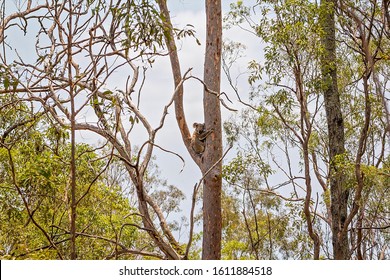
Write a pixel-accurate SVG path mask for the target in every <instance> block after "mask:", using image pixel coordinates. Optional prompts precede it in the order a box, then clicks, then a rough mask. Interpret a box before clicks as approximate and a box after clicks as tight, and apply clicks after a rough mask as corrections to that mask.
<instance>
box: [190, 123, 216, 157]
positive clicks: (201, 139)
mask: <svg viewBox="0 0 390 280" xmlns="http://www.w3.org/2000/svg"><path fill="white" fill-rule="evenodd" d="M193 127H194V128H195V130H194V132H193V133H192V137H191V147H192V149H193V150H194V151H195V153H197V154H202V153H203V152H204V149H205V140H206V138H207V136H209V135H210V134H211V133H212V132H213V130H207V131H206V128H205V125H204V123H194V124H193Z"/></svg>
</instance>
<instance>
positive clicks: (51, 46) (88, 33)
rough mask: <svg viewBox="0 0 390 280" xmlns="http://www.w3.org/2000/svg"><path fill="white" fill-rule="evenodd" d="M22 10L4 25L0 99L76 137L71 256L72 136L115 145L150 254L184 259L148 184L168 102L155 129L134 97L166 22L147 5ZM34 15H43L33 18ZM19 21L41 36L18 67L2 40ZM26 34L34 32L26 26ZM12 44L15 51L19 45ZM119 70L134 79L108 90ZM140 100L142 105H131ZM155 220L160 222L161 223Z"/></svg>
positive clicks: (159, 45) (90, 3)
mask: <svg viewBox="0 0 390 280" xmlns="http://www.w3.org/2000/svg"><path fill="white" fill-rule="evenodd" d="M21 7H22V8H24V9H25V10H24V11H21V12H19V13H15V14H11V15H10V16H4V17H3V18H4V20H3V21H2V24H1V27H2V28H1V30H0V31H1V35H0V38H2V40H3V41H2V42H1V43H2V44H3V46H4V48H3V49H2V51H3V53H2V56H1V59H2V61H1V62H2V65H3V67H4V71H2V73H4V75H3V76H4V77H5V79H4V81H5V82H4V85H5V87H4V89H2V90H1V94H7V95H15V96H16V95H17V96H18V97H19V98H21V99H24V100H29V101H32V102H33V105H34V106H35V105H37V104H40V106H41V108H40V109H41V110H42V111H43V112H45V113H46V114H49V115H50V117H51V119H52V120H53V122H54V124H55V125H58V126H60V127H62V128H63V129H67V130H69V131H70V133H71V136H72V137H71V139H72V140H71V143H72V144H71V145H72V147H73V148H72V149H71V150H72V151H73V152H72V153H71V155H72V156H71V159H72V160H71V162H72V166H73V167H72V168H71V170H69V175H70V178H72V184H71V185H72V186H73V188H72V192H71V193H72V215H71V216H72V221H73V222H72V226H71V230H70V233H69V234H70V235H71V236H72V244H73V247H72V248H73V249H72V252H73V253H72V254H71V258H76V257H77V256H76V253H75V252H76V250H77V248H75V246H74V244H75V243H76V241H75V239H76V236H77V235H78V233H76V232H78V226H77V209H76V208H77V204H78V202H79V200H80V196H81V197H82V193H80V192H79V190H77V189H76V187H77V186H76V181H77V176H78V175H77V169H76V168H75V165H74V162H75V161H76V153H75V152H76V140H75V132H76V131H90V132H93V133H95V134H96V135H99V136H100V137H101V139H103V141H104V143H105V144H109V145H110V146H111V147H112V149H109V150H108V153H109V154H108V155H107V156H109V158H116V159H119V160H120V161H121V162H122V164H123V165H124V166H125V167H126V171H127V172H128V175H129V177H130V178H131V180H132V183H133V186H134V188H135V189H136V196H137V200H138V211H139V213H138V215H139V217H140V218H141V220H142V224H143V226H142V227H141V228H142V229H144V230H145V232H146V233H147V234H148V235H149V237H150V239H151V240H152V242H154V244H155V245H156V246H157V248H159V250H160V252H157V253H154V252H153V253H150V254H148V253H146V255H153V256H157V257H160V256H161V254H162V255H163V256H164V257H163V258H167V259H180V258H181V256H182V255H184V253H183V250H182V248H181V246H180V244H179V243H178V242H177V241H176V239H175V237H174V236H173V234H172V231H171V229H170V227H169V225H168V223H167V222H166V220H165V216H164V214H163V212H162V211H161V208H160V205H159V203H157V202H156V201H155V200H154V198H153V197H152V196H150V193H149V192H148V190H147V189H146V186H145V183H146V182H145V179H146V177H147V170H148V166H149V163H150V161H151V159H152V153H153V150H154V148H155V147H158V148H159V146H158V145H157V144H156V143H155V137H156V134H157V132H158V131H159V130H161V129H162V127H163V125H164V121H165V117H166V115H167V110H168V108H169V106H170V104H171V102H170V103H169V104H168V105H166V106H165V108H163V109H162V113H161V121H160V123H159V125H158V126H157V127H156V128H153V127H152V125H151V124H150V123H149V122H148V120H147V119H146V117H145V116H144V115H143V113H142V112H141V111H140V109H139V102H140V98H141V97H140V95H139V96H134V94H133V93H134V92H136V91H139V92H141V91H142V85H143V83H139V84H138V81H139V79H140V76H141V75H143V74H145V71H146V70H145V71H144V73H143V74H142V73H140V69H139V67H138V66H136V64H135V62H136V61H137V60H139V59H141V60H142V61H144V62H146V63H149V64H150V63H152V62H153V57H155V56H158V55H159V54H160V53H159V51H160V52H163V50H161V48H162V46H163V42H162V38H163V32H164V30H163V28H162V26H163V22H162V20H161V18H160V16H159V13H158V12H157V10H156V7H154V5H153V4H151V3H150V2H149V1H135V2H128V1H119V2H116V3H115V4H114V3H113V2H110V3H107V2H106V1H87V2H86V1H82V0H80V1H76V2H75V1H65V2H64V3H62V4H61V5H58V3H57V1H52V2H50V1H49V2H48V3H46V4H45V5H41V6H36V7H34V8H33V7H32V2H31V1H28V2H27V3H26V5H25V6H23V5H22V6H21ZM37 11H39V14H34V12H37ZM41 13H42V14H43V15H42V14H41ZM32 14H33V16H31V17H30V15H32ZM20 18H22V19H24V20H25V21H26V22H32V21H35V22H36V23H37V24H36V26H39V30H38V31H37V30H34V31H36V32H37V36H36V38H37V39H36V40H37V43H36V44H35V52H36V54H37V57H36V60H35V61H33V62H32V63H29V62H26V60H25V59H24V58H22V57H18V56H15V57H16V58H15V62H14V64H9V63H8V62H7V61H8V57H9V56H11V54H10V52H12V50H11V49H9V48H7V47H6V46H7V44H6V42H5V41H4V40H7V36H6V34H7V33H8V32H11V30H18V29H17V27H15V25H14V24H13V21H14V20H18V19H20ZM62 18H66V19H67V26H64V25H63V21H62ZM140 22H142V23H144V24H139V23H140ZM21 28H22V30H23V31H25V32H30V30H27V28H28V25H26V26H21ZM34 31H31V32H34ZM7 43H9V44H10V45H12V44H13V43H14V42H7ZM32 45H33V44H32ZM113 57H115V59H113ZM29 61H30V59H29ZM119 69H122V70H123V71H124V72H127V73H129V75H128V77H127V80H126V81H124V82H123V84H122V85H121V86H119V85H118V84H116V86H115V87H114V88H105V86H106V85H107V84H110V80H111V79H114V78H113V76H114V75H113V74H114V73H115V72H116V71H119ZM6 81H7V82H6ZM8 81H13V83H12V85H14V86H13V87H12V88H11V87H10V86H8ZM132 94H133V95H132ZM136 99H138V102H136V101H134V100H136ZM35 108H38V107H35ZM89 110H90V111H89ZM87 111H89V112H93V113H94V116H93V118H92V119H93V120H92V121H87V120H86V118H84V120H83V118H81V116H82V115H84V116H85V114H86V112H87ZM138 126H139V127H142V128H141V129H143V131H144V133H145V134H146V138H143V139H144V141H141V142H140V143H138V145H137V146H138V148H137V146H135V145H134V142H133V141H136V140H137V139H142V138H137V137H134V136H133V135H134V134H135V133H134V130H135V127H138ZM163 150H164V149H163ZM154 218H156V219H157V220H158V225H156V223H155V219H154ZM141 254H144V253H143V252H142V253H141Z"/></svg>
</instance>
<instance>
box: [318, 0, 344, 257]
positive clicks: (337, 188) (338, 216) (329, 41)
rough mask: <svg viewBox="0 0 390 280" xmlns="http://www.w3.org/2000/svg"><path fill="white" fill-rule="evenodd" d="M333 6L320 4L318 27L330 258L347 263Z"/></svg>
mask: <svg viewBox="0 0 390 280" xmlns="http://www.w3.org/2000/svg"><path fill="white" fill-rule="evenodd" d="M335 5H336V0H322V1H321V13H322V14H321V24H322V28H323V31H324V34H323V46H324V53H323V56H322V62H321V64H322V66H321V67H322V69H321V70H322V76H323V85H322V86H323V91H324V103H325V111H326V119H327V125H328V138H329V162H330V166H329V168H330V170H329V176H330V180H329V182H330V197H331V215H332V243H333V254H334V259H349V257H350V254H349V244H348V235H347V234H346V231H345V230H344V226H345V220H346V218H347V211H348V206H347V202H348V196H349V191H348V190H347V188H346V186H345V176H344V175H343V174H341V173H340V172H338V170H337V166H336V165H335V163H336V161H337V157H338V156H340V155H343V154H344V152H345V147H344V146H345V140H344V121H343V116H342V113H341V104H340V96H339V92H338V88H337V67H336V63H337V62H336V35H335V32H336V29H335V12H334V11H335Z"/></svg>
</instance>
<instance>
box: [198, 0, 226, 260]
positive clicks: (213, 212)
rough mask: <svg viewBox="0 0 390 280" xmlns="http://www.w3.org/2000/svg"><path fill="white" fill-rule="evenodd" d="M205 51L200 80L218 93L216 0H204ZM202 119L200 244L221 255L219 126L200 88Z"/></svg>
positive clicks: (208, 253) (214, 100)
mask: <svg viewBox="0 0 390 280" xmlns="http://www.w3.org/2000/svg"><path fill="white" fill-rule="evenodd" d="M206 22H207V27H206V30H207V37H206V54H205V63H204V77H203V79H204V83H205V85H206V86H207V88H208V89H210V90H212V91H213V92H217V93H219V92H220V80H221V50H222V11H221V1H220V0H206ZM203 106H204V120H205V125H206V129H212V130H213V133H212V134H211V135H210V136H209V137H207V139H206V150H205V152H204V154H203V157H202V166H201V169H202V174H203V175H205V177H204V185H203V245H202V259H204V260H207V259H220V258H221V238H222V213H221V192H222V161H221V158H222V125H221V107H220V102H219V98H218V96H216V95H215V94H212V93H210V92H207V90H206V89H205V90H204V96H203Z"/></svg>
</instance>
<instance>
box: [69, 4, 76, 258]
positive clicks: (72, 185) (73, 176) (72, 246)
mask: <svg viewBox="0 0 390 280" xmlns="http://www.w3.org/2000/svg"><path fill="white" fill-rule="evenodd" d="M72 10H73V7H72V1H69V20H68V23H69V27H68V28H69V29H68V32H69V33H68V38H67V40H68V46H67V52H68V65H67V66H68V77H69V97H70V130H71V131H70V144H71V156H70V178H71V181H70V189H71V192H70V193H71V205H70V238H71V239H70V258H71V259H72V260H75V259H76V258H77V251H76V215H77V213H76V209H77V202H76V129H75V122H76V113H75V100H74V84H73V80H72V78H73V73H72V67H73V65H72V42H73V30H72V27H73V26H72V25H73V21H72V16H73V15H72Z"/></svg>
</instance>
